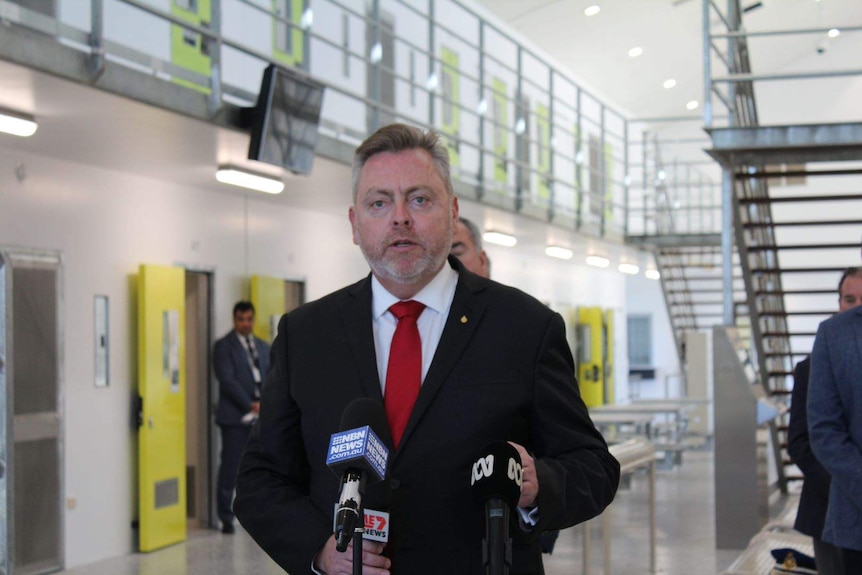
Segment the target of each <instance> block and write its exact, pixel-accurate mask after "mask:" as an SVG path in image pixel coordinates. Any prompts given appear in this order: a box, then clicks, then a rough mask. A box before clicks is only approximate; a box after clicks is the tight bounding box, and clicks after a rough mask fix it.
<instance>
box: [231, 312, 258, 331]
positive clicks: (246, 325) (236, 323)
mask: <svg viewBox="0 0 862 575" xmlns="http://www.w3.org/2000/svg"><path fill="white" fill-rule="evenodd" d="M233 327H234V329H235V330H236V331H237V333H238V334H240V335H241V336H243V337H245V336H247V335H249V334H250V333H251V330H252V329H254V312H253V311H251V310H248V311H238V312H236V313H235V314H233Z"/></svg>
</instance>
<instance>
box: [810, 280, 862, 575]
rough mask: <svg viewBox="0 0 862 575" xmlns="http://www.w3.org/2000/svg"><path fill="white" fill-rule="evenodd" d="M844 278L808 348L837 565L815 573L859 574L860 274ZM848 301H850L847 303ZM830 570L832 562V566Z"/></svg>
mask: <svg viewBox="0 0 862 575" xmlns="http://www.w3.org/2000/svg"><path fill="white" fill-rule="evenodd" d="M860 271H862V270H856V272H855V273H854V274H853V275H849V276H848V277H847V278H846V279H845V281H844V286H843V287H844V289H843V290H842V303H844V304H845V305H847V306H848V308H852V309H847V311H845V312H842V313H840V314H838V315H836V316H834V317H832V318H830V319H828V320H826V321H824V322H823V323H821V324H820V327H819V328H818V330H817V337H816V338H815V340H814V351H812V352H811V380H810V382H809V390H808V428H809V432H810V434H811V448H812V449H813V451H814V456H815V457H817V460H818V461H820V463H822V464H823V467H824V468H825V469H826V471H827V472H828V473H829V475H830V477H831V479H832V481H831V483H830V486H829V505H828V507H827V510H826V520H825V523H824V527H823V537H822V538H823V541H826V542H827V543H831V544H832V545H834V546H835V547H838V548H840V554H841V564H840V565H838V567H837V568H836V569H835V570H826V569H823V568H821V566H820V564H819V560H818V573H822V574H824V575H832V574H833V573H836V574H840V575H850V574H853V575H858V574H859V573H862V395H860V394H862V306H860V305H859V303H860V302H862V276H860ZM851 303H852V305H850V304H851ZM830 568H831V566H830Z"/></svg>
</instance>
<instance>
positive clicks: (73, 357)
mask: <svg viewBox="0 0 862 575" xmlns="http://www.w3.org/2000/svg"><path fill="white" fill-rule="evenodd" d="M22 164H23V165H24V166H25V168H26V172H27V178H26V180H24V181H23V182H21V183H19V182H18V181H17V180H16V178H15V175H14V172H15V168H16V167H17V166H19V165H22ZM348 186H349V183H348V181H347V180H345V190H348V189H349V187H348ZM347 197H348V196H347V194H345V198H346V199H347ZM246 201H248V224H247V225H248V243H249V250H248V252H249V258H248V260H246V258H245V255H244V254H245V243H244V242H245V240H244V237H245V230H246V222H245V218H244V213H245V202H246ZM345 206H346V202H345ZM345 214H346V210H343V211H340V212H339V214H338V215H329V214H323V213H316V212H307V211H302V210H298V209H290V208H288V207H287V206H284V205H283V204H279V203H276V202H273V201H271V200H269V199H268V198H261V197H258V196H249V197H248V200H246V198H245V197H244V196H243V195H242V194H234V193H214V192H211V191H204V190H196V189H187V188H182V187H178V186H176V185H173V184H171V183H170V182H162V181H158V180H154V179H145V178H141V177H136V176H132V175H128V174H122V173H117V172H110V171H106V170H100V169H94V168H90V167H87V166H83V165H78V164H73V163H68V162H63V161H57V160H53V159H48V158H37V157H31V156H27V155H24V154H20V153H16V152H15V151H14V150H11V149H8V148H7V149H3V151H2V153H0V246H3V245H5V246H10V245H15V246H26V247H31V248H46V249H58V250H60V251H61V252H62V256H63V286H64V287H63V298H64V301H65V306H64V315H63V318H62V320H63V323H64V324H65V326H66V327H65V347H64V354H65V369H64V372H63V376H64V382H65V418H66V422H65V434H66V438H65V439H66V441H65V445H66V462H65V472H66V493H65V497H66V498H72V497H74V498H76V499H77V506H76V508H75V509H73V510H69V511H67V512H66V523H65V532H66V555H67V565H68V566H74V565H78V564H82V563H89V562H92V561H96V560H98V559H101V558H104V557H111V556H116V555H122V554H125V553H128V552H130V551H131V550H132V547H131V528H130V525H131V521H132V517H133V513H134V512H133V509H134V507H135V505H136V504H135V497H136V494H135V493H134V491H133V482H134V478H133V473H134V470H135V468H136V462H134V461H133V460H132V458H133V456H134V451H133V449H132V446H133V445H134V439H135V437H136V435H135V433H133V430H132V429H131V427H130V423H129V421H130V405H131V398H132V397H133V396H134V395H135V393H136V377H135V374H134V373H133V371H132V370H133V369H134V365H135V364H134V361H133V358H134V353H135V345H136V342H135V340H134V337H133V334H132V333H131V330H132V329H133V325H134V324H133V322H132V321H131V320H132V317H133V313H134V305H135V302H134V301H131V298H130V295H131V294H130V281H131V276H132V275H133V274H135V273H136V271H137V268H138V266H139V264H142V263H154V264H165V265H174V264H184V265H190V266H197V267H202V268H211V269H213V270H215V313H216V326H215V328H216V332H217V334H221V333H224V332H226V331H227V330H228V329H229V328H230V325H231V319H230V310H231V307H232V305H233V303H234V301H236V300H238V299H241V298H246V297H247V289H248V286H247V279H246V278H247V276H248V275H249V274H264V275H271V276H281V277H293V278H297V277H304V278H307V284H306V285H307V294H308V297H309V298H312V299H314V298H317V297H319V296H321V295H323V294H325V293H328V292H330V291H332V290H334V289H336V288H338V287H341V286H343V285H346V284H347V283H349V282H352V281H355V280H356V279H358V278H360V277H362V276H363V275H365V274H366V273H368V268H367V266H366V264H365V261H364V260H363V258H362V256H361V254H360V253H359V250H358V248H356V247H355V246H353V244H352V241H351V236H350V227H349V224H348V222H347V218H346V216H345ZM321 230H325V233H322V232H321ZM312 238H313V239H312ZM96 294H105V295H108V296H109V298H110V322H111V324H110V344H111V348H110V349H111V357H110V369H111V373H110V381H111V384H110V387H108V388H102V389H96V388H95V387H94V385H93V379H94V373H93V371H94V368H93V354H94V348H93V296H94V295H96Z"/></svg>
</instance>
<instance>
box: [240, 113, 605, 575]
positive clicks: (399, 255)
mask: <svg viewBox="0 0 862 575" xmlns="http://www.w3.org/2000/svg"><path fill="white" fill-rule="evenodd" d="M349 218H350V222H351V225H352V228H353V241H354V243H356V244H357V245H359V246H360V248H361V250H362V253H363V255H364V256H365V258H366V260H367V261H368V263H369V265H370V267H371V274H370V276H368V277H366V278H365V279H363V280H361V281H359V282H358V283H356V284H354V285H352V286H349V287H347V288H344V289H342V290H339V291H337V292H335V293H333V294H330V295H328V296H326V297H324V298H322V299H321V300H318V301H316V302H312V303H310V304H307V305H305V306H302V307H300V308H299V309H297V310H294V311H292V312H291V313H289V314H287V315H286V316H284V317H282V319H281V322H280V324H279V329H278V337H277V338H276V340H275V343H274V344H273V354H272V358H273V364H272V371H271V373H270V376H269V378H268V380H267V385H266V387H265V388H264V397H263V401H262V404H261V405H262V410H261V415H260V419H259V420H258V422H257V424H255V427H254V429H253V430H252V433H251V436H250V437H249V443H248V446H247V448H246V452H245V454H244V456H243V461H242V464H241V466H240V472H239V476H238V480H237V497H236V501H235V503H234V509H235V511H236V514H237V517H238V519H239V520H240V522H241V523H242V525H243V526H244V527H245V528H246V530H247V531H248V532H249V533H250V534H251V535H252V537H253V538H254V539H255V540H256V541H257V542H258V544H259V545H260V546H261V547H262V548H263V549H264V550H265V551H266V552H267V553H268V554H269V555H270V556H271V557H272V558H273V559H274V560H275V561H276V562H277V563H278V564H279V565H281V567H282V568H284V569H285V570H287V571H288V572H289V573H291V575H302V574H304V573H305V574H307V573H311V572H314V573H327V574H328V575H350V573H351V572H352V552H351V550H350V549H348V551H347V552H346V553H338V552H337V551H336V550H335V540H334V538H333V537H332V523H333V521H332V517H333V509H334V505H335V503H336V500H337V498H338V492H339V480H338V478H337V477H335V475H334V474H333V473H332V472H331V471H330V470H329V469H328V468H327V467H326V464H325V461H326V456H327V448H328V443H329V438H330V435H331V434H332V433H334V432H336V431H338V430H339V427H340V420H341V416H342V413H343V412H344V409H345V407H346V406H347V405H348V404H350V403H351V401H353V400H354V399H356V398H359V397H370V398H374V399H377V400H378V401H381V402H382V403H383V404H384V405H385V406H386V410H387V419H388V420H389V426H390V430H384V431H387V432H388V433H383V435H384V437H383V438H382V439H383V440H384V441H385V442H387V443H389V445H390V446H392V447H393V449H392V452H391V454H390V456H389V461H388V470H387V479H386V481H383V482H378V483H376V484H369V485H368V486H367V489H366V494H365V496H364V497H363V498H362V504H363V505H364V506H365V507H366V508H370V509H376V510H384V509H385V510H388V511H389V513H390V520H389V526H390V529H389V540H388V543H386V544H385V546H384V545H383V544H381V543H375V542H371V541H365V542H363V553H362V562H363V567H362V572H363V573H364V574H365V575H388V574H389V573H395V574H397V575H440V574H441V573H446V574H447V575H479V574H480V573H484V569H483V567H482V547H481V542H482V539H483V537H484V531H485V526H484V512H483V509H482V508H481V507H480V506H479V505H477V504H476V503H475V502H474V501H473V497H472V494H471V489H470V477H471V470H472V466H473V463H474V462H475V461H476V459H477V458H478V457H479V456H480V455H483V454H484V453H483V451H484V448H485V446H486V445H488V444H489V443H490V442H493V441H509V442H511V443H512V444H513V445H515V448H516V449H517V450H518V452H519V454H520V456H521V459H522V463H523V482H522V485H521V495H520V500H519V501H518V508H517V510H513V513H512V517H513V518H514V519H515V521H514V522H517V523H518V524H517V525H514V526H513V528H512V530H511V531H512V539H513V551H512V568H511V571H510V572H511V574H512V575H526V574H541V573H543V567H542V559H541V551H540V548H539V544H538V541H537V538H536V536H537V534H538V533H539V532H541V531H543V530H545V529H554V528H562V527H567V526H569V525H573V524H575V523H578V522H581V521H585V520H587V519H589V518H591V517H594V516H596V515H598V514H599V513H601V511H602V510H603V509H604V508H605V507H606V506H607V505H608V504H609V503H610V502H611V500H612V499H613V496H614V494H615V492H616V489H617V485H618V482H619V463H618V462H617V461H616V460H615V459H614V458H613V456H611V455H610V453H609V452H608V448H607V445H606V444H605V442H604V440H603V439H602V436H601V435H600V434H599V433H598V432H597V431H596V428H595V426H594V425H593V424H592V421H591V420H590V418H589V414H588V412H587V409H586V407H585V406H584V404H583V402H582V401H581V398H580V396H579V394H578V388H577V384H576V381H575V378H574V362H573V359H572V356H571V353H570V351H569V346H568V344H567V343H566V338H565V327H564V324H563V320H562V318H561V317H560V316H559V314H556V313H554V312H553V311H551V310H550V309H548V308H547V307H546V306H544V305H542V304H541V303H540V302H538V301H537V300H535V299H533V298H532V297H530V296H528V295H526V294H524V293H522V292H520V291H518V290H516V289H513V288H510V287H506V286H503V285H501V284H498V283H495V282H493V281H490V280H487V279H484V278H480V277H478V276H476V275H475V274H472V273H470V272H468V271H467V270H465V269H464V268H463V267H462V266H461V264H460V263H459V262H458V260H457V259H455V258H448V257H447V256H448V254H449V250H450V248H451V245H452V237H453V232H454V228H455V224H456V222H457V221H458V200H457V198H456V197H455V195H454V192H453V189H452V182H451V178H450V176H449V162H448V154H447V153H446V150H445V147H443V146H442V145H441V144H440V142H439V140H438V136H437V135H436V134H435V133H433V132H432V133H425V132H422V131H421V130H419V129H417V128H412V127H408V126H405V125H403V124H394V125H390V126H385V127H383V128H381V129H380V130H378V131H377V132H376V133H375V134H373V135H372V136H370V137H369V138H368V139H367V140H366V141H365V142H363V143H362V145H360V146H359V148H358V149H357V152H356V155H355V157H354V172H353V205H352V206H351V207H350V210H349ZM405 306H406V307H415V308H417V310H414V313H415V315H413V316H403V317H402V318H401V319H397V318H396V316H395V313H398V314H399V315H400V314H401V311H400V310H401V309H402V307H405ZM417 316H418V319H413V320H409V319H408V318H409V317H413V318H417ZM400 322H408V323H412V324H413V325H415V328H413V329H414V330H415V331H418V332H419V333H418V337H417V338H416V339H417V340H420V339H421V341H416V344H417V346H420V347H421V358H420V361H419V363H420V365H417V366H415V367H416V371H415V373H414V372H412V368H411V369H406V368H404V367H403V366H401V362H402V361H403V359H404V358H403V357H402V355H405V354H401V353H399V354H396V353H394V352H393V353H392V354H390V353H389V351H390V345H391V348H392V349H395V348H396V342H395V341H394V340H395V339H397V337H396V336H398V333H397V332H398V331H399V330H400V329H401V327H400V326H398V324H399V323H400ZM393 334H394V335H393ZM406 355H411V356H413V350H412V349H411V351H410V352H409V353H407V354H406ZM394 365H399V366H401V367H399V368H398V369H393V366H394ZM393 372H395V373H393ZM411 373H412V375H411V376H409V377H408V374H411ZM420 375H421V378H420ZM389 376H393V377H389ZM414 376H415V388H413V389H414V393H415V395H414V400H415V403H414V404H412V405H411V404H407V405H408V406H407V407H398V406H399V405H404V403H399V402H402V401H403V400H404V397H405V395H406V394H407V392H408V391H409V389H408V388H409V386H407V385H405V384H406V383H408V380H412V379H413V377H414ZM384 548H385V552H384Z"/></svg>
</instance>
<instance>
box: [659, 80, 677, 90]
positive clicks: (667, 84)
mask: <svg viewBox="0 0 862 575" xmlns="http://www.w3.org/2000/svg"><path fill="white" fill-rule="evenodd" d="M662 86H664V89H665V90H670V89H671V88H674V87H676V80H674V79H673V78H668V79H667V80H665V81H664V84H662Z"/></svg>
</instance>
